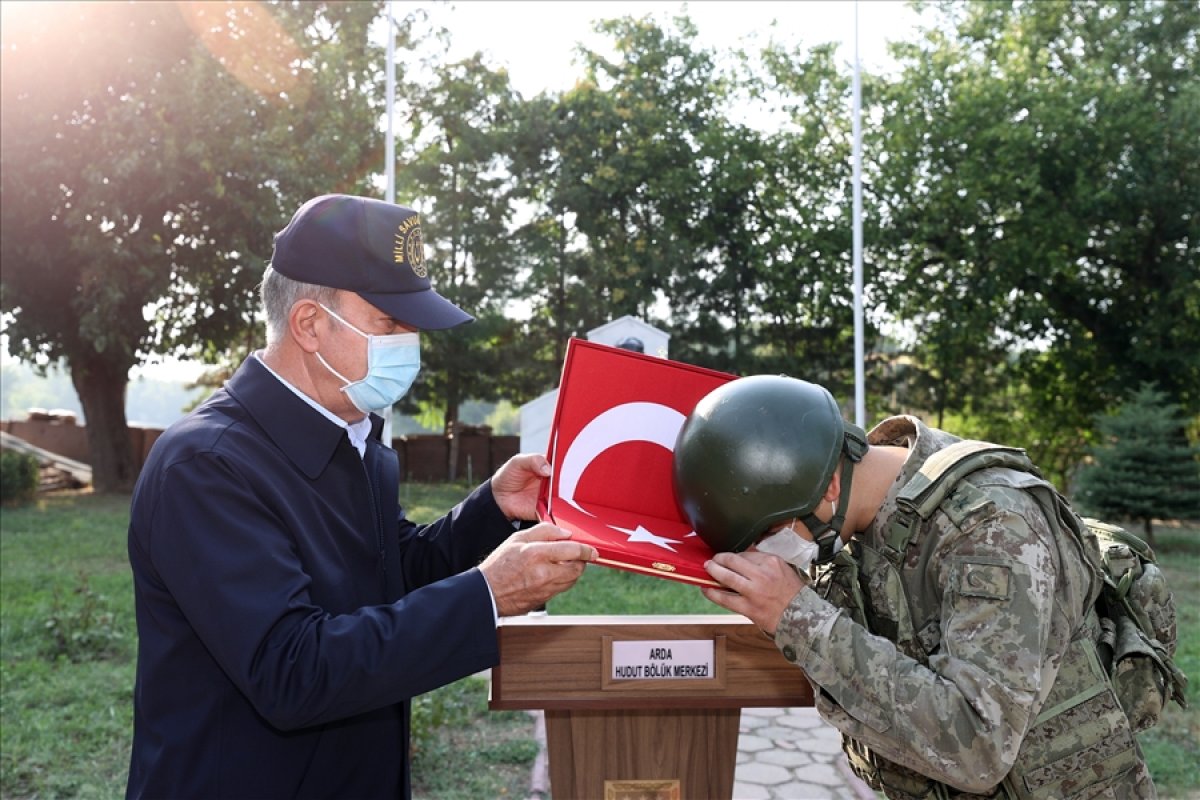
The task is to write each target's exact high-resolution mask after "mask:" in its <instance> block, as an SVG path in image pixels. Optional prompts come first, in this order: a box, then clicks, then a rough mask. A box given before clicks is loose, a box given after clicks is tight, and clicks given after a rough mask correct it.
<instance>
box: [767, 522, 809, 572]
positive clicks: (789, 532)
mask: <svg viewBox="0 0 1200 800" xmlns="http://www.w3.org/2000/svg"><path fill="white" fill-rule="evenodd" d="M755 549H756V550H758V551H759V552H760V553H770V554H771V555H773V556H779V557H780V558H782V559H783V560H784V561H786V562H787V563H789V564H791V565H792V566H793V567H795V568H796V569H798V570H800V571H801V572H807V571H808V568H809V567H810V566H812V562H813V559H815V558H816V557H817V550H818V549H819V548H818V547H817V543H816V542H813V541H810V540H808V539H805V538H804V537H803V536H801V535H800V534H798V533H796V531H795V529H794V528H792V526H790V525H789V526H787V527H786V528H780V529H779V530H777V531H775V533H772V534H771V535H770V536H766V537H764V538H763V539H762V541H760V542H759V543H758V544H757V545H755Z"/></svg>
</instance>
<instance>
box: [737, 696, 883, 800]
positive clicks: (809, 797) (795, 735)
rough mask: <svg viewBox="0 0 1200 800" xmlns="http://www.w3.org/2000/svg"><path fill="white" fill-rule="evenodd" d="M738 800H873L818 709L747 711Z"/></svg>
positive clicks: (740, 749)
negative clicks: (854, 772) (847, 760)
mask: <svg viewBox="0 0 1200 800" xmlns="http://www.w3.org/2000/svg"><path fill="white" fill-rule="evenodd" d="M739 731H740V732H739V735H738V754H737V766H736V767H735V769H734V773H733V797H734V800H874V798H875V797H876V795H875V793H874V792H872V791H871V790H870V788H868V787H867V785H866V784H865V783H863V782H862V781H860V780H859V779H858V778H857V777H855V776H854V774H853V773H852V772H850V768H849V766H847V764H846V757H845V756H844V755H843V754H842V743H841V738H840V737H839V735H838V732H837V730H836V729H835V728H833V727H832V726H830V725H828V724H827V723H826V722H825V721H824V720H822V719H821V717H820V715H819V714H817V710H816V709H815V708H743V709H742V722H741V726H740V729H739Z"/></svg>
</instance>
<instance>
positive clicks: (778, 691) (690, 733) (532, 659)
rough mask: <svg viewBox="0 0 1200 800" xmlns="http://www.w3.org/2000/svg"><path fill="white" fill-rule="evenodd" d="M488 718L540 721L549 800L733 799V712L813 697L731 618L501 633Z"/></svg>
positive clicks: (597, 622) (592, 621)
mask: <svg viewBox="0 0 1200 800" xmlns="http://www.w3.org/2000/svg"><path fill="white" fill-rule="evenodd" d="M499 635H500V664H499V666H497V667H496V668H495V669H493V670H492V694H491V700H490V707H491V708H493V709H496V710H510V709H544V710H545V712H546V743H547V749H548V754H549V758H550V784H551V790H552V792H553V794H554V797H555V800H593V799H594V800H693V798H704V799H705V800H718V798H730V797H732V796H733V774H734V766H735V762H736V759H737V739H738V723H739V721H740V717H741V709H742V708H746V707H757V706H768V707H773V706H810V705H812V702H813V699H812V689H811V687H810V686H809V684H808V681H807V680H806V679H805V677H804V673H803V672H801V671H800V670H799V669H798V668H797V667H796V666H795V665H793V664H790V663H788V661H787V660H786V659H785V658H784V657H783V656H782V655H781V654H780V653H779V651H778V650H777V649H776V647H775V644H774V642H772V641H771V640H770V639H768V638H767V636H766V635H765V634H763V633H762V631H760V630H759V629H758V628H757V627H756V626H755V625H754V624H753V623H751V622H750V621H749V620H747V619H746V618H745V617H742V616H737V615H732V614H729V615H705V616H645V617H641V616H637V617H628V616H561V617H551V616H531V617H508V618H504V619H502V620H501V621H500V628H499Z"/></svg>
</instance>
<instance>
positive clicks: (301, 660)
mask: <svg viewBox="0 0 1200 800" xmlns="http://www.w3.org/2000/svg"><path fill="white" fill-rule="evenodd" d="M262 299H263V305H264V308H265V311H266V316H267V327H268V336H267V342H268V343H267V348H266V349H265V350H264V351H261V352H259V353H255V354H254V355H252V356H250V357H249V358H248V359H246V361H245V363H244V364H242V366H241V368H240V369H238V371H237V373H236V374H235V375H234V376H233V377H232V378H231V379H230V380H229V382H228V383H227V384H226V385H225V387H224V388H223V389H221V390H220V391H218V392H217V393H216V394H214V395H213V397H212V398H211V399H210V400H209V401H208V402H206V403H205V404H204V405H202V406H201V407H199V408H198V409H196V410H195V411H194V412H192V413H191V414H189V415H188V416H187V417H186V418H184V419H183V420H181V421H179V422H178V423H176V424H175V425H173V426H172V427H171V429H170V430H168V431H167V432H166V433H165V434H164V435H163V436H162V437H160V439H159V440H158V442H157V443H156V444H155V447H154V449H153V451H152V452H151V454H150V458H149V460H148V461H147V463H146V466H145V468H144V469H143V472H142V477H141V479H140V480H139V482H138V486H137V488H136V490H135V492H134V496H133V508H132V516H131V521H130V526H129V558H130V562H131V564H132V566H133V575H134V589H135V595H136V604H137V623H138V637H139V642H138V664H137V685H136V689H135V697H134V712H135V713H134V735H133V752H132V759H131V764H130V772H129V784H128V790H127V794H128V796H129V797H136V798H143V797H145V798H151V797H162V798H206V799H207V798H274V797H280V798H282V797H289V798H291V797H296V798H319V797H325V798H345V799H348V798H405V797H408V796H409V772H408V738H409V731H408V726H409V701H410V699H411V698H412V697H414V696H416V695H418V694H421V693H422V692H427V691H429V690H431V689H434V688H436V687H438V686H442V685H444V684H447V683H450V682H451V681H454V680H457V679H459V678H462V677H464V676H467V675H470V674H472V673H474V672H476V671H478V670H481V669H484V668H486V667H490V666H492V665H494V664H495V663H496V662H497V658H498V653H497V640H496V620H497V618H498V616H507V615H515V614H523V613H526V612H528V611H530V610H531V609H534V608H537V607H538V606H540V605H542V604H543V603H545V602H546V600H548V599H549V598H550V597H552V596H554V595H555V594H557V593H559V592H562V591H564V590H566V589H567V588H569V587H570V586H571V585H573V584H574V582H575V581H576V580H577V579H578V577H579V575H580V574H581V572H582V570H583V567H584V563H585V562H586V561H588V560H591V559H593V558H594V557H595V551H594V550H593V549H592V548H590V547H588V546H586V545H584V544H581V543H578V542H573V541H570V540H569V538H568V534H566V533H565V532H564V531H561V530H560V529H558V528H556V527H554V526H552V525H547V524H541V525H537V526H535V527H532V528H529V529H528V530H522V531H519V532H515V533H514V529H515V527H516V524H517V522H518V521H520V520H527V519H533V518H534V517H535V504H536V497H537V491H538V487H539V484H540V482H541V480H542V478H544V477H545V476H546V475H548V474H549V469H548V466H547V464H546V460H545V458H544V457H542V456H540V455H521V456H516V457H514V458H513V459H511V460H510V461H509V462H508V463H506V464H505V465H504V466H502V467H501V468H500V469H499V470H498V471H497V472H496V474H495V475H494V476H492V478H491V479H490V480H489V481H488V482H486V483H484V484H483V485H482V486H480V487H479V488H478V489H476V490H475V491H474V492H473V493H472V494H471V495H470V496H469V497H467V498H466V499H465V500H464V501H463V502H462V503H461V504H459V505H458V506H456V507H455V508H454V509H453V510H452V511H451V512H450V513H449V514H447V515H446V516H445V517H443V518H442V519H440V520H438V521H436V522H434V523H431V524H429V525H417V524H414V523H412V522H410V521H408V520H407V519H405V516H404V512H403V510H402V509H401V508H400V507H399V504H398V491H399V482H400V475H399V469H398V462H397V457H396V453H395V452H394V451H393V450H391V449H390V448H389V447H387V446H385V445H384V444H382V443H381V442H380V440H379V437H380V432H381V429H382V424H383V421H382V419H381V418H380V417H379V416H377V415H376V414H375V413H373V412H375V411H378V410H386V409H390V407H391V405H392V403H394V402H395V401H396V400H398V399H399V398H400V397H401V396H403V394H404V393H405V392H406V391H407V389H408V387H409V385H410V384H411V383H412V380H413V379H414V378H415V377H416V372H417V369H418V367H419V352H420V348H419V339H418V333H417V332H418V331H420V330H438V329H445V328H450V327H453V326H455V325H459V324H461V323H464V322H469V321H470V320H471V317H470V316H469V315H468V314H466V313H464V312H463V311H462V310H460V309H459V308H457V307H456V306H454V305H453V304H451V303H450V302H449V301H448V300H446V299H445V298H443V297H442V296H440V295H439V294H437V293H436V292H435V291H434V290H433V289H432V287H431V286H430V283H429V278H428V265H427V264H426V263H425V261H424V248H423V246H422V242H421V228H420V221H419V218H418V217H417V215H416V213H415V212H413V211H412V210H410V209H406V208H402V207H400V206H396V205H392V204H389V203H383V202H380V201H377V200H372V199H368V198H361V197H348V196H344V195H326V196H323V197H318V198H315V199H313V200H311V201H309V202H308V203H306V204H305V205H304V206H302V207H301V208H300V209H299V211H297V212H296V214H295V216H294V217H293V218H292V220H291V222H290V223H289V224H288V226H287V227H286V228H285V229H284V230H283V231H281V232H280V233H279V234H278V235H277V236H276V238H275V252H274V255H273V257H272V260H271V265H270V266H269V267H268V268H267V272H266V275H265V277H264V279H263V285H262Z"/></svg>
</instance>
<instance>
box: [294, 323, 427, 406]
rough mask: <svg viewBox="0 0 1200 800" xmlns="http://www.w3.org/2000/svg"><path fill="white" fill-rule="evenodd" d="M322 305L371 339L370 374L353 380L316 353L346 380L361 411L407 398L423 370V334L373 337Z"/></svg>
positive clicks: (368, 345)
mask: <svg viewBox="0 0 1200 800" xmlns="http://www.w3.org/2000/svg"><path fill="white" fill-rule="evenodd" d="M321 308H324V309H325V310H326V311H327V312H329V315H330V316H331V317H333V318H334V319H336V320H337V321H338V322H340V323H342V324H343V325H345V326H346V327H347V328H349V329H350V330H352V331H354V332H355V333H357V334H358V335H359V336H361V337H363V338H364V339H366V340H367V374H366V375H364V376H363V377H362V378H361V379H359V380H357V381H352V380H350V379H348V378H347V377H346V376H344V375H342V374H341V373H340V372H338V371H337V370H335V369H334V368H333V367H331V366H329V363H328V362H327V361H326V360H325V359H324V358H322V357H321V354H320V353H317V354H316V356H317V359H318V360H319V361H320V362H321V364H322V365H323V366H324V367H325V369H327V370H329V371H330V372H332V373H333V374H334V375H336V376H337V377H339V378H341V379H342V380H343V381H345V382H346V385H345V386H343V387H342V391H343V392H345V393H346V396H347V397H349V398H350V402H351V403H354V407H355V408H357V409H358V410H359V411H361V412H363V413H364V414H368V413H370V412H372V411H381V410H383V409H386V408H391V407H392V404H393V403H395V402H396V401H397V400H399V399H400V398H401V397H404V395H405V394H406V393H407V392H408V390H409V387H411V386H412V383H413V381H414V380H416V379H417V373H418V372H420V371H421V337H420V336H419V335H417V334H416V333H395V334H391V335H389V336H372V335H371V334H367V333H363V332H362V331H360V330H359V329H358V328H356V327H354V326H353V325H351V324H350V323H349V322H347V321H346V320H344V319H342V318H341V317H340V316H338V315H337V314H336V313H335V312H334V311H332V310H331V309H329V308H327V307H326V306H325V305H324V304H322V305H321Z"/></svg>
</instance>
